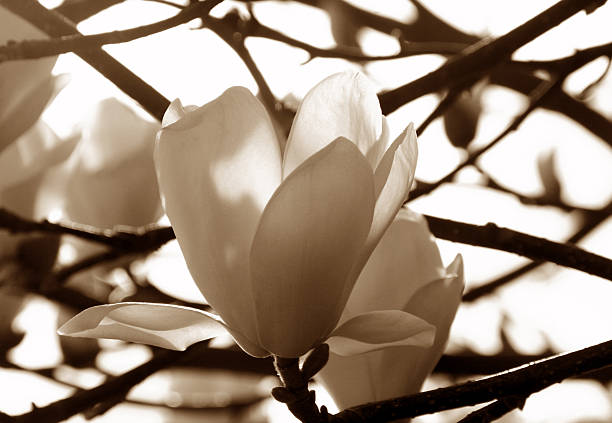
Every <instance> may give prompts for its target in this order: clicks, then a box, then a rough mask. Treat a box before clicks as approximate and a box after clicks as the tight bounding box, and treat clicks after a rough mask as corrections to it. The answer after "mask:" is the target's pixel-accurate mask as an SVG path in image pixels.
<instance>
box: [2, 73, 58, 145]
mask: <svg viewBox="0 0 612 423" xmlns="http://www.w3.org/2000/svg"><path fill="white" fill-rule="evenodd" d="M0 69H2V66H0ZM0 78H2V72H0ZM7 78H10V76H7ZM69 80H70V78H69V76H68V75H58V76H51V75H47V77H46V78H44V79H41V80H40V81H28V82H32V83H34V82H36V83H37V85H36V86H34V87H31V89H30V91H28V92H24V93H20V94H21V95H20V97H19V101H18V102H16V103H15V104H14V105H13V106H12V108H10V109H7V110H5V113H4V117H3V118H2V119H0V152H2V151H3V150H4V149H5V148H7V147H8V146H9V145H10V144H11V142H13V141H15V140H17V139H18V138H19V137H20V136H21V135H23V134H24V133H25V132H26V131H28V129H29V128H31V127H32V126H33V125H34V124H35V123H36V121H38V120H39V118H40V114H41V113H42V112H43V110H44V108H45V107H46V106H47V104H48V103H49V102H50V101H51V100H52V99H53V98H54V97H55V95H57V93H59V92H60V91H61V89H62V88H64V87H65V86H66V84H67V83H68V81H69ZM1 83H2V82H0V84H1ZM9 100H10V99H9ZM2 101H3V102H4V101H5V99H4V98H3V99H2ZM7 101H8V100H7Z"/></svg>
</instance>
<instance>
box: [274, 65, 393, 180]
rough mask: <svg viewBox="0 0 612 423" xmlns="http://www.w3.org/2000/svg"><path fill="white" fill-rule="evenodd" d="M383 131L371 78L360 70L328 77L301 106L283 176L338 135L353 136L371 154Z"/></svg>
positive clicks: (287, 148)
mask: <svg viewBox="0 0 612 423" xmlns="http://www.w3.org/2000/svg"><path fill="white" fill-rule="evenodd" d="M381 131H382V113H381V110H380V104H379V103H378V98H377V97H376V90H375V89H374V88H373V87H372V85H371V82H370V81H368V79H367V78H365V77H364V76H363V75H362V74H360V73H356V72H343V73H338V74H335V75H332V76H330V77H328V78H325V79H324V80H323V81H321V82H320V83H319V84H317V85H316V86H315V87H314V88H312V89H311V90H310V91H309V92H308V94H306V96H305V97H304V100H303V101H302V103H301V105H300V107H299V108H298V111H297V114H296V117H295V120H294V122H293V125H292V127H291V132H290V133H289V138H288V139H287V146H286V149H285V157H284V159H283V177H287V175H289V174H290V173H291V172H293V170H294V169H295V168H296V167H298V166H299V165H300V164H301V163H302V162H304V161H305V160H306V159H307V158H308V157H310V156H312V155H313V154H314V153H316V152H317V151H319V150H321V149H322V148H323V147H325V146H326V145H327V144H329V143H331V142H332V141H333V140H335V139H336V138H338V137H345V138H347V139H349V140H350V141H352V142H353V143H355V145H356V146H357V147H358V148H359V150H360V151H361V153H362V154H363V155H364V156H366V157H368V156H369V155H368V151H369V150H370V149H371V148H372V147H373V146H374V144H375V143H376V141H377V140H378V138H379V137H380V135H381ZM371 165H372V169H374V165H373V164H372V163H371Z"/></svg>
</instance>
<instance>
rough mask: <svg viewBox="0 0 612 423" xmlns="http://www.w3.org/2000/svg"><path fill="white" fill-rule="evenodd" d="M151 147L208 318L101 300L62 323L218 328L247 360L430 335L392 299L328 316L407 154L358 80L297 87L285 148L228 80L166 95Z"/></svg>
mask: <svg viewBox="0 0 612 423" xmlns="http://www.w3.org/2000/svg"><path fill="white" fill-rule="evenodd" d="M155 154H156V167H157V176H158V181H159V186H160V191H161V193H162V196H163V198H164V203H165V210H166V213H167V215H168V217H169V219H170V222H171V223H172V227H173V228H174V231H175V233H176V237H177V240H178V242H179V245H180V247H181V250H182V252H183V255H184V256H185V260H186V262H187V265H188V267H189V270H190V272H191V274H192V276H193V279H194V280H195V281H196V284H197V285H198V287H199V289H200V290H201V291H202V293H203V294H204V296H205V297H206V299H207V301H208V302H209V304H210V305H211V306H212V307H213V308H214V310H215V311H216V312H217V313H218V314H219V315H218V316H217V315H214V314H211V313H206V312H203V311H200V310H195V309H189V308H184V307H177V306H170V305H160V304H137V303H122V304H121V303H120V304H111V305H105V306H98V307H94V308H91V309H88V310H85V311H84V312H82V313H80V314H79V315H77V316H76V317H75V318H74V319H73V320H72V321H70V322H68V323H67V324H66V325H64V326H63V327H62V328H61V329H60V330H61V332H62V333H64V334H67V335H73V336H90V337H110V338H119V339H124V340H129V341H136V342H143V343H148V344H153V345H158V346H162V347H166V348H173V349H184V348H186V347H187V346H188V345H190V344H192V343H195V342H197V341H200V340H202V339H207V338H210V337H213V336H215V335H217V334H219V333H222V332H225V331H229V332H230V333H231V334H232V336H233V337H234V339H235V340H236V342H237V343H238V344H239V345H240V346H241V347H242V348H243V349H244V350H245V351H246V352H247V353H249V354H251V355H253V356H258V357H263V356H267V355H269V354H275V355H278V356H282V357H299V356H301V355H302V354H304V353H306V352H307V351H308V350H310V349H311V348H312V347H314V346H316V345H318V344H320V343H322V342H325V341H326V340H328V342H330V344H331V345H332V347H333V350H334V351H336V352H338V353H342V354H353V353H359V352H363V351H368V350H372V349H377V348H382V347H385V346H389V345H425V346H428V345H430V344H431V342H432V341H433V337H434V328H433V327H432V326H431V325H429V324H428V323H427V322H425V321H423V320H422V319H420V318H417V317H415V316H413V315H411V314H409V313H406V312H404V311H402V310H399V309H396V310H375V311H370V312H368V313H364V314H358V315H355V316H353V318H351V319H348V320H346V321H344V322H343V323H342V324H341V325H337V323H338V320H339V318H340V315H341V313H342V311H343V309H344V306H345V304H346V302H347V300H348V297H349V295H350V293H351V290H352V288H353V285H354V283H355V281H356V280H357V277H358V276H359V273H360V272H361V270H362V268H363V266H364V265H365V263H366V261H367V260H368V257H369V256H370V254H371V252H372V250H373V249H374V247H375V246H376V244H377V243H378V241H379V240H380V238H381V237H382V235H383V233H384V231H385V230H386V228H387V227H388V225H389V224H390V222H391V220H392V219H393V217H394V216H395V214H396V213H397V211H398V210H399V208H400V207H401V205H402V203H403V202H404V201H405V200H406V198H407V195H408V191H409V188H410V185H411V183H412V180H413V176H414V170H415V165H416V157H417V151H416V134H415V132H414V129H413V127H412V125H410V126H409V127H408V128H407V129H406V130H405V131H404V132H403V133H402V134H401V135H400V136H399V137H398V138H397V139H395V140H394V141H393V142H390V140H389V135H388V130H387V126H386V122H385V119H384V117H383V116H382V114H381V110H380V105H379V103H378V99H377V97H376V92H375V90H374V89H373V87H372V86H371V85H370V83H369V82H368V81H367V80H366V79H365V78H364V77H363V76H361V75H360V74H356V73H341V74H336V75H332V76H331V77H329V78H327V79H325V80H323V81H322V82H320V83H319V84H318V85H317V86H316V87H314V88H313V89H312V90H311V91H310V92H309V93H308V94H307V95H306V97H305V98H304V100H303V102H302V104H301V105H300V107H299V109H298V112H297V115H296V118H295V121H294V122H293V126H292V128H291V132H290V134H289V138H288V140H287V146H286V150H285V152H284V157H281V152H280V148H279V143H278V140H277V138H276V135H275V132H274V128H273V126H272V122H271V120H270V118H269V116H268V115H267V113H266V111H265V109H264V107H263V105H262V104H261V103H260V102H259V101H258V100H257V99H256V98H255V97H254V96H253V95H252V94H251V93H250V92H249V91H248V90H247V89H245V88H241V87H234V88H230V89H228V90H227V91H226V92H225V93H224V94H223V95H221V96H220V97H219V98H217V99H216V100H214V101H212V102H211V103H208V104H206V105H204V106H202V107H200V108H193V107H189V108H186V109H184V108H183V107H182V106H181V105H180V103H179V102H174V103H173V104H172V105H171V106H170V108H169V109H168V111H167V112H166V115H165V116H164V120H163V128H162V130H161V131H160V132H159V134H158V138H157V145H156V152H155Z"/></svg>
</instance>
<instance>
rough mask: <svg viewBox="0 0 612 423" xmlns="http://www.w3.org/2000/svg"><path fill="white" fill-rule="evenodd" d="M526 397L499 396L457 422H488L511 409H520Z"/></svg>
mask: <svg viewBox="0 0 612 423" xmlns="http://www.w3.org/2000/svg"><path fill="white" fill-rule="evenodd" d="M526 399H527V398H525V397H523V396H507V397H504V398H500V399H498V400H497V401H494V402H492V403H491V404H489V405H486V406H484V407H482V408H480V409H478V410H476V411H473V412H471V413H470V414H468V415H467V416H465V417H464V418H462V419H461V420H459V421H458V422H457V423H489V422H492V421H494V420H497V419H499V418H500V417H503V416H504V415H506V414H508V413H509V412H511V411H512V410H515V409H517V408H519V409H522V408H523V406H524V405H525V400H526Z"/></svg>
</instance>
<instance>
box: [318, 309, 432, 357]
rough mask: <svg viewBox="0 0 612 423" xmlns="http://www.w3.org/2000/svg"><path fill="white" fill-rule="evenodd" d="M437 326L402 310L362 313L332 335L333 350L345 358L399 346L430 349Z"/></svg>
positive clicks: (331, 344) (330, 341)
mask: <svg viewBox="0 0 612 423" xmlns="http://www.w3.org/2000/svg"><path fill="white" fill-rule="evenodd" d="M435 333H436V328H435V326H432V325H431V324H429V323H427V322H426V321H425V320H423V319H421V318H419V317H417V316H415V315H413V314H410V313H406V312H404V311H401V310H378V311H370V312H367V313H363V314H359V315H357V316H355V317H353V318H351V319H349V320H347V321H346V322H344V323H343V324H341V325H340V326H338V327H337V328H336V329H334V331H333V332H332V333H331V335H330V337H329V339H328V340H327V341H326V342H327V344H328V345H329V349H330V351H332V352H333V353H334V354H338V355H342V356H350V355H356V354H362V353H366V352H370V351H376V350H380V349H383V348H389V347H398V346H407V345H413V346H419V347H429V346H431V345H432V343H433V341H434V336H435Z"/></svg>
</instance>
